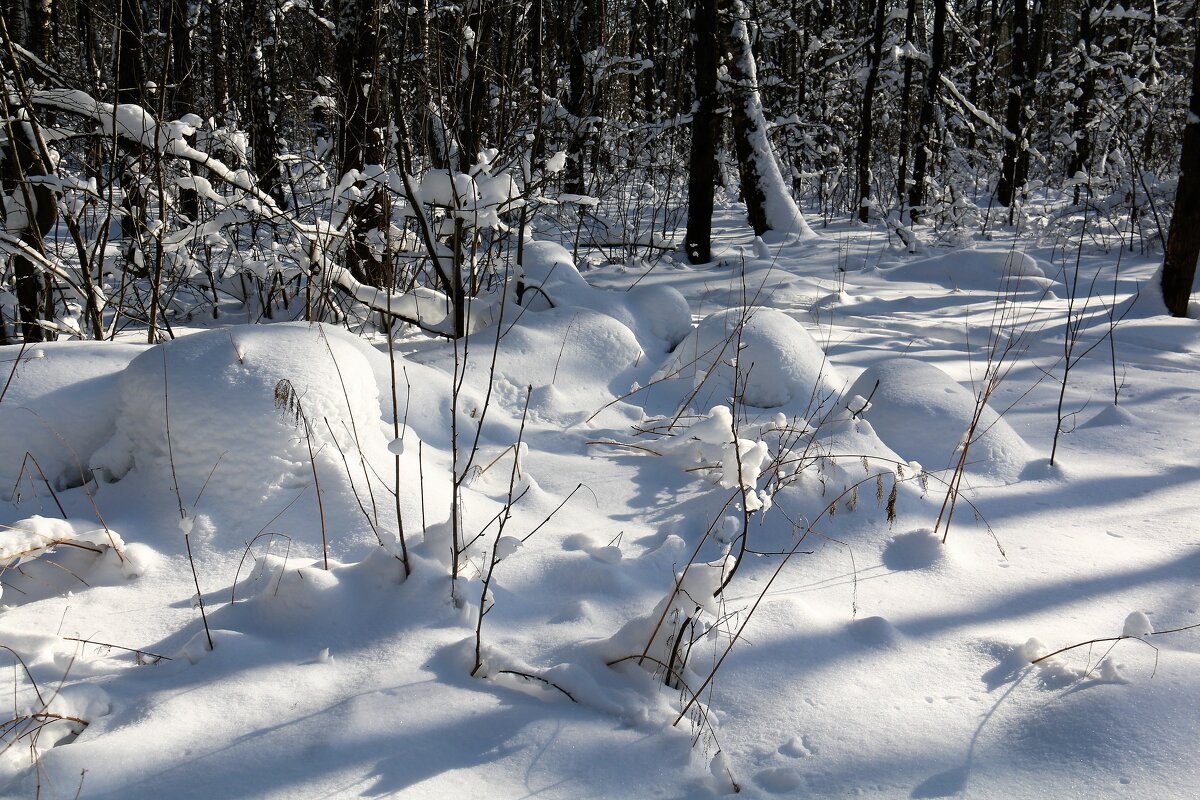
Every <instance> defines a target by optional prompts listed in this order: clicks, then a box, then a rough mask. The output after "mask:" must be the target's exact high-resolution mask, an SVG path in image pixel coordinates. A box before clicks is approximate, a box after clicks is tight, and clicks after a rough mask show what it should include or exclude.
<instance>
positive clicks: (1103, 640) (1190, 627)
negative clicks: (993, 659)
mask: <svg viewBox="0 0 1200 800" xmlns="http://www.w3.org/2000/svg"><path fill="white" fill-rule="evenodd" d="M1195 628H1200V622H1197V623H1195V624H1192V625H1184V626H1183V627H1182V628H1171V629H1170V630H1165V631H1146V632H1145V633H1141V634H1136V635H1135V634H1132V633H1123V634H1121V635H1120V636H1105V637H1102V638H1099V639H1089V640H1087V641H1086V642H1078V643H1076V644H1071V645H1067V646H1066V647H1060V648H1059V649H1057V650H1055V651H1054V652H1053V653H1047V654H1046V655H1044V656H1038V657H1037V658H1035V659H1033V660H1032V661H1030V662H1029V663H1030V664H1038V663H1041V662H1042V661H1045V660H1046V659H1049V658H1054V657H1055V656H1057V655H1059V654H1061V653H1066V652H1068V651H1071V650H1077V649H1078V648H1080V647H1089V646H1090V645H1094V644H1104V643H1106V642H1114V643H1115V642H1123V641H1125V640H1126V639H1136V640H1138V641H1139V642H1145V643H1146V644H1148V645H1150V646H1151V647H1154V645H1152V644H1150V643H1149V642H1146V637H1147V636H1165V635H1167V634H1168V633H1182V632H1183V631H1190V630H1193V629H1195ZM1154 649H1155V650H1157V649H1158V648H1157V647H1155V648H1154ZM1157 661H1158V659H1157V657H1156V658H1155V662H1156V663H1157Z"/></svg>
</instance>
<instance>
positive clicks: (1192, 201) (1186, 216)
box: [1162, 40, 1200, 317]
mask: <svg viewBox="0 0 1200 800" xmlns="http://www.w3.org/2000/svg"><path fill="white" fill-rule="evenodd" d="M1195 47H1196V49H1195V54H1194V56H1193V58H1192V101H1191V105H1190V106H1189V113H1188V119H1187V124H1186V126H1185V127H1184V129H1183V155H1182V156H1181V157H1180V160H1179V188H1178V189H1177V190H1176V193H1175V210H1174V212H1172V214H1171V229H1170V233H1168V234H1167V252H1166V257H1165V258H1164V259H1163V272H1162V293H1163V301H1164V302H1166V304H1167V310H1168V311H1169V312H1171V314H1172V316H1176V317H1186V316H1187V312H1188V302H1189V301H1190V300H1191V296H1192V284H1193V283H1194V281H1195V278H1196V259H1197V257H1200V40H1197V41H1196V46H1195Z"/></svg>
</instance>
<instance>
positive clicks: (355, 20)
mask: <svg viewBox="0 0 1200 800" xmlns="http://www.w3.org/2000/svg"><path fill="white" fill-rule="evenodd" d="M383 5H384V4H383V1H382V0H342V3H341V6H340V8H339V11H340V14H339V17H338V35H337V41H336V43H335V50H334V60H335V63H336V65H337V70H338V89H339V91H340V94H341V102H342V108H343V109H344V116H343V118H342V125H341V136H339V137H338V138H339V143H340V147H341V150H340V158H339V160H338V170H339V172H340V173H341V174H342V175H345V174H346V173H347V172H349V171H350V170H352V169H362V168H363V167H364V166H366V165H368V164H382V163H383V161H384V139H383V131H384V130H385V125H386V121H385V119H384V115H383V107H382V104H381V102H380V94H381V86H380V83H381V80H382V72H381V69H380V61H381V52H380V51H381V48H382V46H383V42H382V41H381V36H380V30H381V23H382V14H383ZM390 209H391V206H390V203H389V202H388V196H387V190H386V188H385V187H382V186H381V187H379V188H378V189H376V190H375V191H373V192H371V194H370V196H368V197H367V198H364V200H363V201H362V202H361V203H359V204H358V205H357V207H356V208H355V209H354V210H353V212H352V213H353V217H354V219H353V222H352V224H351V230H350V237H349V241H348V242H347V243H346V267H347V268H348V269H349V270H350V273H351V274H352V275H353V276H354V277H355V278H356V279H358V280H359V281H362V282H363V283H367V284H370V285H373V286H387V285H389V280H390V275H389V273H390V272H391V270H390V264H389V263H387V260H386V259H384V260H383V261H377V260H376V259H375V258H374V256H373V255H372V253H371V248H370V245H369V244H368V242H367V234H368V233H369V232H370V231H371V230H376V229H384V230H386V229H387V225H388V222H389V216H390Z"/></svg>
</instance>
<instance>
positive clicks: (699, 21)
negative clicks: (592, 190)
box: [684, 0, 720, 264]
mask: <svg viewBox="0 0 1200 800" xmlns="http://www.w3.org/2000/svg"><path fill="white" fill-rule="evenodd" d="M692 13H693V17H692V26H693V31H694V40H693V41H694V46H693V60H694V62H695V66H696V98H695V103H696V104H695V107H694V110H693V112H692V151H691V160H690V164H689V167H690V169H689V171H688V217H687V235H686V237H685V239H684V251H685V252H686V253H687V257H688V260H689V261H691V262H692V263H693V264H704V263H707V262H708V261H711V260H712V215H713V189H714V188H715V186H716V182H717V174H716V167H717V134H718V132H719V130H720V127H719V123H720V119H719V118H718V117H717V114H716V110H717V54H718V50H717V42H718V37H717V0H696V4H695V7H694V8H693V9H692Z"/></svg>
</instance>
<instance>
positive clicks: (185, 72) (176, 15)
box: [167, 0, 200, 220]
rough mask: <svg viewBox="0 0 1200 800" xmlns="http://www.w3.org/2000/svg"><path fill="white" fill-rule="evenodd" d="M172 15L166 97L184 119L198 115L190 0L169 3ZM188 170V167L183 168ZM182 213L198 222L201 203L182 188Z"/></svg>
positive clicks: (170, 17) (172, 111)
mask: <svg viewBox="0 0 1200 800" xmlns="http://www.w3.org/2000/svg"><path fill="white" fill-rule="evenodd" d="M167 14H168V16H169V25H168V29H169V32H170V33H169V35H170V37H171V38H170V41H171V60H170V67H169V68H170V77H169V81H170V84H171V85H170V86H169V87H168V94H167V96H168V97H169V98H170V105H169V108H170V111H171V114H172V116H174V117H175V119H181V118H182V117H183V116H184V115H185V114H190V113H194V112H195V110H196V109H195V89H194V87H195V75H194V74H193V70H194V69H195V63H194V61H193V59H192V33H191V28H190V26H189V25H188V4H187V0H169V5H168V6H167ZM184 168H185V169H187V167H184ZM179 205H180V210H181V211H182V212H183V213H184V214H185V215H186V216H187V217H188V218H189V219H193V220H194V219H196V217H197V215H198V214H199V210H200V201H199V198H198V197H197V195H196V192H195V191H194V190H192V189H183V190H181V191H180V193H179Z"/></svg>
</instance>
